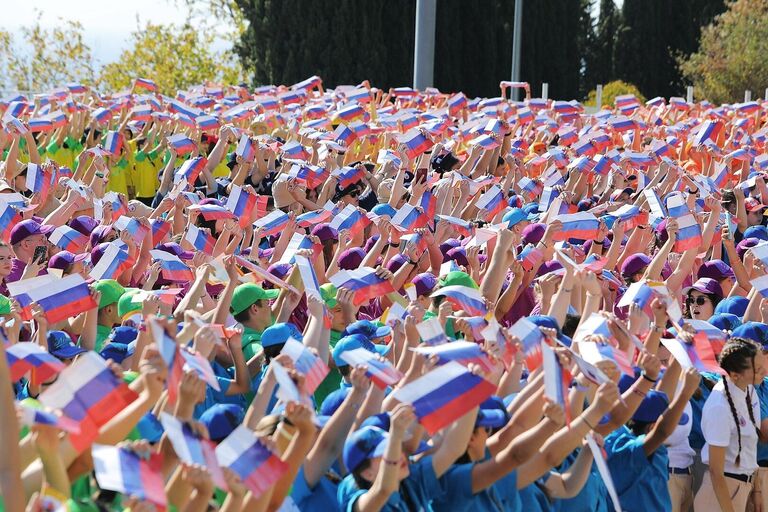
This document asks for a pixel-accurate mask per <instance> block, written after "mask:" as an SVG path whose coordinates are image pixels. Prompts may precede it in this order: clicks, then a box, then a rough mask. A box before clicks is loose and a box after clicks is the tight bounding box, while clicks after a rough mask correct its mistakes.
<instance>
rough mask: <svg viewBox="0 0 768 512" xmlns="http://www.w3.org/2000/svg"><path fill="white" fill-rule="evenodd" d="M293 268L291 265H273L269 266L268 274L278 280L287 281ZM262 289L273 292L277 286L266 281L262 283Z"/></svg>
mask: <svg viewBox="0 0 768 512" xmlns="http://www.w3.org/2000/svg"><path fill="white" fill-rule="evenodd" d="M291 268H293V265H291V264H290V263H273V264H272V265H270V266H269V268H267V272H269V273H270V274H272V275H273V276H275V277H276V278H278V279H285V276H287V275H288V273H289V272H290V271H291ZM261 287H262V288H264V289H265V290H271V289H274V288H275V285H274V284H272V283H270V282H269V281H264V282H263V283H261Z"/></svg>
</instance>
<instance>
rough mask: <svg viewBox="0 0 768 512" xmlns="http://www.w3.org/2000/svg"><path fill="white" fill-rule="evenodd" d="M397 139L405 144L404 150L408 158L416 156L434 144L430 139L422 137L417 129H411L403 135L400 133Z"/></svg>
mask: <svg viewBox="0 0 768 512" xmlns="http://www.w3.org/2000/svg"><path fill="white" fill-rule="evenodd" d="M399 141H400V142H401V143H403V144H405V147H406V150H405V151H406V154H407V155H408V158H410V159H414V158H416V157H417V156H419V155H421V154H422V153H424V152H425V151H427V150H428V149H429V148H431V147H432V146H433V145H434V144H433V142H432V141H431V140H429V139H427V138H426V137H424V135H423V134H422V133H421V132H420V131H419V130H417V129H413V130H411V131H409V132H408V133H406V134H405V135H402V136H401V137H400V138H399Z"/></svg>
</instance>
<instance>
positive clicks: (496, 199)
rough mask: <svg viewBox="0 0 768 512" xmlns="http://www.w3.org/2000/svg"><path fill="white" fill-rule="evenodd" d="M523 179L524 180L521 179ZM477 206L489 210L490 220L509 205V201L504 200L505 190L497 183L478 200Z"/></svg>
mask: <svg viewBox="0 0 768 512" xmlns="http://www.w3.org/2000/svg"><path fill="white" fill-rule="evenodd" d="M521 181H522V180H521ZM476 206H477V207H478V208H479V209H481V210H485V211H487V212H488V214H487V216H486V220H488V221H490V220H491V219H493V218H494V217H495V216H496V215H497V214H498V213H499V212H501V211H502V210H504V208H506V207H507V202H506V201H505V200H504V192H503V191H502V190H501V188H500V187H499V186H497V185H494V186H492V187H491V188H489V189H488V190H486V191H485V193H484V194H483V195H482V196H480V198H479V199H478V200H477V203H476Z"/></svg>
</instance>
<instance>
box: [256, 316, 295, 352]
mask: <svg viewBox="0 0 768 512" xmlns="http://www.w3.org/2000/svg"><path fill="white" fill-rule="evenodd" d="M289 338H293V339H295V340H298V341H301V340H302V334H301V331H299V328H298V327H296V326H295V325H293V324H292V323H289V322H281V323H278V324H275V325H271V326H269V327H267V328H266V329H264V332H263V333H262V334H261V346H262V347H264V348H267V347H272V346H274V345H281V344H283V343H285V342H286V341H288V339H289Z"/></svg>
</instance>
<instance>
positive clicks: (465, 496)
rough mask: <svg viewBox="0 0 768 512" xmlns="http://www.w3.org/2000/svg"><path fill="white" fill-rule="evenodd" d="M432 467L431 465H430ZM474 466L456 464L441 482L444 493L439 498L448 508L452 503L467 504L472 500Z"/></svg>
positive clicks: (442, 477) (441, 478)
mask: <svg viewBox="0 0 768 512" xmlns="http://www.w3.org/2000/svg"><path fill="white" fill-rule="evenodd" d="M430 465H431V464H430ZM474 467H475V465H474V464H454V465H453V466H451V467H450V468H449V469H448V471H446V472H445V474H444V475H443V476H441V477H440V479H439V482H440V486H441V487H442V490H443V493H441V494H442V496H441V497H440V498H439V501H442V502H443V504H444V505H446V508H447V507H448V506H449V505H450V504H451V503H458V502H466V501H468V500H471V499H472V469H473V468H474Z"/></svg>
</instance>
